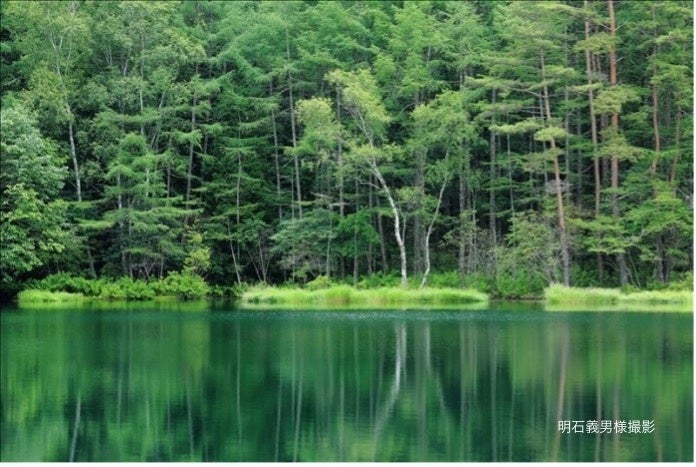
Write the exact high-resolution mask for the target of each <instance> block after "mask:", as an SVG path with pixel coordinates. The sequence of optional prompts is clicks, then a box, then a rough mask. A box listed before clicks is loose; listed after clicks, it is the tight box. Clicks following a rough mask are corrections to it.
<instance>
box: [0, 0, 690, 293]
mask: <svg viewBox="0 0 696 467" xmlns="http://www.w3.org/2000/svg"><path fill="white" fill-rule="evenodd" d="M612 5H614V6H615V10H616V11H615V13H616V14H615V16H616V18H615V21H614V22H615V24H618V25H620V27H618V28H612V27H610V26H611V24H610V23H611V21H610V15H609V10H608V6H609V4H608V3H606V2H586V3H583V2H571V1H567V0H554V1H548V2H521V1H512V2H498V3H495V2H494V3H490V4H488V3H485V2H474V3H468V2H326V1H318V2H306V1H305V2H261V3H254V2H182V3H176V2H161V1H152V2H133V1H114V2H30V3H27V2H21V1H13V0H10V1H5V2H2V17H3V21H2V25H1V26H0V29H1V30H0V34H1V35H2V49H1V50H0V65H1V66H0V73H1V76H2V80H0V81H2V86H1V88H0V89H1V91H0V92H1V95H0V99H2V132H1V133H2V155H3V157H2V161H1V164H2V165H1V167H0V169H1V170H0V188H1V190H2V193H1V195H2V205H1V209H0V211H1V212H0V214H1V215H2V222H1V225H0V228H1V230H0V233H1V235H2V243H3V248H2V253H1V256H0V260H1V264H0V266H2V271H3V275H2V288H3V293H5V292H16V291H17V290H19V289H21V288H22V287H25V286H29V282H27V281H30V280H33V279H40V278H42V277H45V276H47V275H49V274H51V273H55V272H56V271H65V272H67V273H69V274H71V275H72V276H75V277H81V276H84V277H91V278H97V277H101V278H113V280H112V279H104V280H105V281H106V282H109V284H110V285H108V288H109V291H107V292H105V293H106V295H107V296H141V295H143V294H144V295H148V293H147V292H144V291H143V290H140V289H139V287H140V286H139V285H134V284H135V282H134V283H130V282H127V281H126V282H124V283H123V284H121V285H119V286H115V285H114V284H113V283H114V282H115V279H116V278H118V277H128V278H132V280H133V281H145V282H147V283H155V282H157V281H162V280H166V278H167V277H168V275H170V274H171V273H181V274H184V275H186V276H185V277H184V278H182V277H179V276H177V275H174V276H172V277H174V279H170V281H171V282H172V286H174V284H175V283H176V284H178V285H176V287H179V285H181V287H182V290H183V289H186V290H184V291H183V292H182V293H184V294H188V293H194V294H197V293H198V292H196V291H187V287H188V285H187V286H184V285H183V284H184V283H187V281H189V279H192V278H195V277H197V276H200V277H205V279H206V281H208V282H209V283H210V284H211V285H214V286H217V287H222V288H225V287H228V286H229V284H231V283H234V284H235V287H237V288H240V287H242V286H243V284H244V283H247V282H258V281H263V282H266V283H269V284H281V283H285V282H287V281H292V282H295V283H299V284H303V283H307V282H309V281H312V280H313V279H314V278H316V277H318V276H326V277H330V278H331V280H332V281H334V282H336V283H343V282H352V283H353V284H356V285H358V284H360V286H361V287H374V286H379V285H385V286H386V285H389V286H391V285H393V281H391V275H392V274H393V273H394V271H398V272H399V273H400V283H401V285H402V286H404V287H406V286H408V285H410V284H413V283H414V282H418V279H421V280H424V282H427V281H435V282H434V283H435V284H438V285H439V284H442V285H447V286H449V285H455V284H456V285H457V286H460V285H461V283H462V282H463V284H464V285H467V286H472V285H473V286H475V287H477V288H480V289H481V290H486V291H489V292H490V293H491V294H494V295H496V296H506V297H532V296H539V295H540V294H541V291H542V290H543V288H544V287H546V286H548V285H549V284H551V283H554V282H561V281H562V282H568V283H569V284H570V283H572V284H573V285H597V284H610V285H615V284H621V285H622V286H628V285H631V286H632V287H636V288H639V289H642V288H646V287H649V288H653V289H658V288H664V287H668V284H669V283H670V282H673V281H674V280H675V279H677V278H681V277H683V276H684V274H686V273H688V272H689V271H691V270H692V267H693V253H690V252H691V248H692V246H691V243H692V242H691V239H692V237H693V226H692V224H693V209H690V206H691V205H692V204H693V184H692V179H693V145H692V144H691V141H692V140H693V108H692V107H693V89H692V88H693V86H692V84H693V83H692V82H693V73H692V70H693V27H692V23H693V9H692V8H689V7H688V6H685V5H683V4H681V3H680V2H662V1H660V2H640V1H636V0H627V1H622V2H613V3H612ZM616 57H621V59H620V60H616ZM559 195H560V196H559ZM455 269H456V270H457V272H458V274H459V278H460V282H459V283H458V282H457V278H456V277H455V275H454V273H450V272H449V271H454V270H455ZM431 270H432V271H434V272H433V274H432V276H431V277H428V274H429V272H430V271H431ZM436 272H437V273H440V274H446V275H447V276H446V278H438V277H436V275H437V273H436ZM449 274H452V275H451V276H449ZM230 278H232V280H230ZM397 279H398V278H397ZM106 282H105V283H104V284H106ZM193 282H195V280H194V281H193ZM193 282H191V284H189V285H190V286H191V287H193ZM431 283H433V282H431ZM73 285H75V286H77V284H73ZM105 287H107V286H106V285H105ZM176 287H175V288H176ZM193 288H194V289H195V287H193ZM126 289H127V290H130V289H132V290H131V291H130V292H129V291H127V290H126ZM177 290H178V289H177ZM216 290H217V289H216ZM144 295H143V296H144Z"/></svg>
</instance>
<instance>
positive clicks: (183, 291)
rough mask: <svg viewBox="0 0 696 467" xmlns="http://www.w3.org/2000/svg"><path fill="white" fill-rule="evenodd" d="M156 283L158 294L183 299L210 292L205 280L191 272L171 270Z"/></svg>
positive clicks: (202, 295) (203, 295) (201, 295)
mask: <svg viewBox="0 0 696 467" xmlns="http://www.w3.org/2000/svg"><path fill="white" fill-rule="evenodd" d="M158 285H159V292H160V295H173V296H176V297H179V298H183V299H192V298H203V297H205V296H206V295H208V293H210V286H208V284H207V283H206V282H205V280H203V278H202V277H201V276H199V275H198V274H195V273H192V272H183V273H181V272H171V273H169V275H168V276H167V277H165V278H164V279H163V280H161V281H160V282H159V284H158Z"/></svg>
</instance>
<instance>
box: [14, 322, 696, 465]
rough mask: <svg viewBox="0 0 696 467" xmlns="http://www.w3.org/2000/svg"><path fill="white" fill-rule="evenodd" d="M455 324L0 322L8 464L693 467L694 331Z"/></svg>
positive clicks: (624, 325)
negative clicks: (638, 424)
mask: <svg viewBox="0 0 696 467" xmlns="http://www.w3.org/2000/svg"><path fill="white" fill-rule="evenodd" d="M306 313H307V312H306ZM489 313H490V312H489ZM422 315H425V314H422ZM457 316H458V315H457V314H456V313H440V314H437V313H436V314H433V315H431V317H427V316H426V317H423V316H421V315H416V314H411V315H410V316H409V317H406V318H403V319H400V318H398V317H397V318H394V317H388V318H382V319H379V318H378V319H374V318H373V319H370V320H364V319H356V318H355V316H353V315H351V314H350V313H345V312H340V313H338V314H332V313H318V312H312V313H309V315H308V314H305V315H302V314H293V313H278V314H267V313H246V314H245V313H229V314H221V313H209V314H195V315H191V314H188V315H187V314H185V313H180V314H176V315H175V317H174V318H172V317H171V315H169V317H168V318H167V319H162V315H161V314H152V313H150V314H148V313H126V314H123V315H118V314H116V313H108V312H103V311H102V312H99V313H98V314H89V313H85V312H80V313H70V312H52V313H51V315H48V314H44V313H19V314H11V313H3V314H2V396H1V397H2V413H1V415H2V439H3V443H2V460H3V461H12V460H43V461H67V460H75V461H508V460H512V461H531V460H534V461H546V460H560V461H564V460H572V461H594V460H598V461H653V460H655V461H656V460H662V461H688V460H691V459H693V441H692V439H693V438H692V436H693V432H692V427H693V401H692V395H693V387H692V381H693V361H692V333H691V329H692V317H691V315H688V316H684V315H680V316H674V315H662V314H640V315H636V314H621V313H614V314H601V315H598V314H595V315H586V314H543V313H524V314H515V313H502V312H499V313H493V314H492V315H489V316H492V317H485V316H486V315H485V313H479V314H478V315H477V314H468V315H467V316H468V318H467V319H460V318H457ZM472 316H474V317H473V318H472ZM634 419H635V420H641V421H642V420H654V425H655V431H654V432H652V433H649V434H648V433H621V434H616V433H611V434H608V433H601V434H590V433H570V434H569V433H561V431H559V429H558V421H559V420H573V421H590V420H598V421H599V420H611V421H612V422H613V421H615V420H634Z"/></svg>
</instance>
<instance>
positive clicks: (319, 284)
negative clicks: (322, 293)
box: [305, 275, 333, 290]
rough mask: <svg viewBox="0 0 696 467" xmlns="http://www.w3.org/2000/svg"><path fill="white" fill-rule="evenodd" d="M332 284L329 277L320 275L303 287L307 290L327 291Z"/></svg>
mask: <svg viewBox="0 0 696 467" xmlns="http://www.w3.org/2000/svg"><path fill="white" fill-rule="evenodd" d="M332 284H333V282H332V281H331V278H330V277H329V276H325V275H321V276H317V277H316V278H314V280H311V281H309V282H307V284H306V285H305V287H306V288H307V289H309V290H319V289H328V288H329V287H331V285H332Z"/></svg>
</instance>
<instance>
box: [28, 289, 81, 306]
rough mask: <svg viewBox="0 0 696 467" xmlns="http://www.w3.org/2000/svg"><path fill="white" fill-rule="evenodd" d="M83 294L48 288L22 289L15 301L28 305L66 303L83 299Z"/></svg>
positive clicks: (75, 302) (74, 302) (78, 301)
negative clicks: (54, 290) (53, 290)
mask: <svg viewBox="0 0 696 467" xmlns="http://www.w3.org/2000/svg"><path fill="white" fill-rule="evenodd" d="M84 298H85V296H84V295H83V294H81V293H71V292H51V291H49V290H36V289H29V290H23V291H21V292H20V293H19V295H18V296H17V303H18V304H19V305H20V306H21V305H28V304H31V303H66V304H77V303H81V302H82V301H83V300H84Z"/></svg>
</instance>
